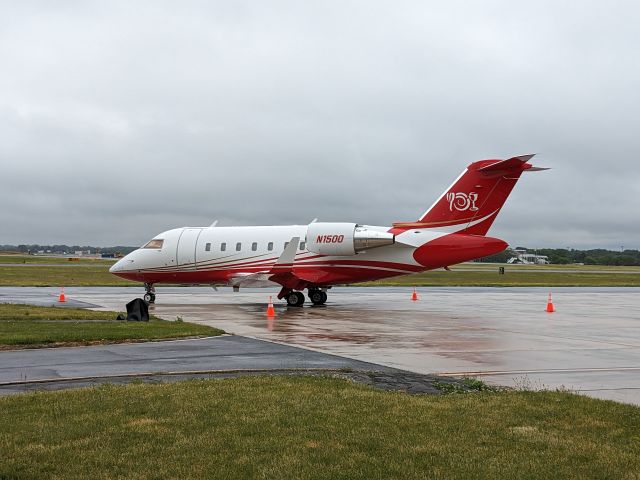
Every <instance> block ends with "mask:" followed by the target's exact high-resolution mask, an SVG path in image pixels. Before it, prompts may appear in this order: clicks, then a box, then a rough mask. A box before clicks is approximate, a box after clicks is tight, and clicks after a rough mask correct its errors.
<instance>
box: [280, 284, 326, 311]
mask: <svg viewBox="0 0 640 480" xmlns="http://www.w3.org/2000/svg"><path fill="white" fill-rule="evenodd" d="M285 298H286V300H287V305H288V306H290V307H301V306H302V305H303V304H304V294H303V293H302V292H294V291H291V292H289V293H288V294H287V295H286V296H285ZM309 300H311V303H313V304H314V305H324V304H325V303H326V302H327V292H324V291H322V290H320V289H318V288H312V289H310V290H309Z"/></svg>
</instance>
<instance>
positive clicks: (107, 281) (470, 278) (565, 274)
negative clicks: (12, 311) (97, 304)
mask: <svg viewBox="0 0 640 480" xmlns="http://www.w3.org/2000/svg"><path fill="white" fill-rule="evenodd" d="M9 257H11V256H5V257H3V258H9ZM26 258H27V260H29V261H30V262H31V261H33V262H34V263H38V262H45V263H49V262H48V260H49V259H47V258H43V257H32V256H31V257H29V256H27V257H26ZM54 260H58V261H59V263H60V265H59V266H58V265H41V266H38V267H29V266H20V265H18V264H16V265H15V266H0V286H25V287H50V286H62V285H64V286H87V287H89V286H133V285H140V284H139V283H137V282H131V281H129V280H124V279H122V278H120V277H117V276H115V275H112V274H110V273H109V267H110V266H111V264H112V263H113V261H103V260H82V261H80V262H66V263H65V261H63V260H62V259H54ZM2 263H8V262H4V260H2V259H1V258H0V264H2ZM17 263H20V262H17ZM499 266H504V267H505V269H506V274H505V275H499V274H498V267H499ZM554 270H565V271H562V272H556V271H554ZM359 285H384V286H443V287H444V286H492V287H537V286H544V287H546V286H568V287H573V286H582V287H586V286H611V287H638V286H640V267H614V266H600V265H498V264H486V263H466V264H462V265H455V266H453V267H452V271H450V272H447V271H445V270H442V269H440V270H433V271H429V272H424V273H417V274H414V275H408V276H404V277H394V278H390V279H386V280H380V281H377V282H367V283H361V284H359Z"/></svg>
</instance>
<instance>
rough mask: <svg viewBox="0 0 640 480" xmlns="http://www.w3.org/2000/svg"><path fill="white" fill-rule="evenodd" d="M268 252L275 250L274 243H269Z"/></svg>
mask: <svg viewBox="0 0 640 480" xmlns="http://www.w3.org/2000/svg"><path fill="white" fill-rule="evenodd" d="M267 250H269V251H271V250H273V242H269V243H267Z"/></svg>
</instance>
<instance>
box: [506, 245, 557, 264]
mask: <svg viewBox="0 0 640 480" xmlns="http://www.w3.org/2000/svg"><path fill="white" fill-rule="evenodd" d="M513 252H514V253H515V254H516V256H515V257H511V258H510V259H509V260H507V263H511V264H514V263H515V264H518V263H520V264H524V265H547V264H549V263H551V262H549V257H547V256H546V255H536V254H534V253H527V251H526V250H524V249H522V248H516V249H515V250H514V251H513Z"/></svg>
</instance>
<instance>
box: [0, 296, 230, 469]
mask: <svg viewBox="0 0 640 480" xmlns="http://www.w3.org/2000/svg"><path fill="white" fill-rule="evenodd" d="M116 315H117V313H116V312H95V311H92V310H82V309H71V308H56V307H33V306H29V305H9V304H0V348H5V349H6V348H15V347H20V346H22V347H24V346H29V347H38V346H52V345H57V346H59V345H88V344H94V343H112V342H126V341H134V340H135V341H142V340H160V339H167V338H181V337H191V336H205V335H206V336H210V335H219V334H221V333H223V332H222V331H221V330H218V329H216V328H212V327H208V326H206V325H197V324H194V323H188V322H182V321H180V322H171V321H166V320H161V319H159V318H156V317H153V316H152V317H151V319H150V321H149V322H127V321H119V320H116V319H115V318H116ZM0 478H1V477H0Z"/></svg>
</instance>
